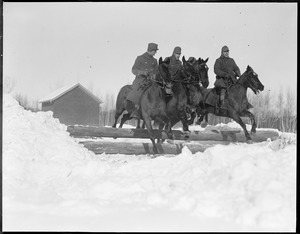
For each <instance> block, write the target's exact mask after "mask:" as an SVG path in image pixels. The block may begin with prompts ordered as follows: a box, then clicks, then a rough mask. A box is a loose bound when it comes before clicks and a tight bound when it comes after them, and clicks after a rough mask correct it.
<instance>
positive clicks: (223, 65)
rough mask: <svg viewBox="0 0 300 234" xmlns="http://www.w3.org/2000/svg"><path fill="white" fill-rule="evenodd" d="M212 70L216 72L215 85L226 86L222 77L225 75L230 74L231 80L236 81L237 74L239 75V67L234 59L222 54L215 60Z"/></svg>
mask: <svg viewBox="0 0 300 234" xmlns="http://www.w3.org/2000/svg"><path fill="white" fill-rule="evenodd" d="M214 72H215V74H216V81H215V83H214V85H215V86H216V87H223V88H226V87H227V86H226V84H225V82H224V79H225V78H226V76H227V75H229V76H230V78H231V79H232V80H233V82H236V80H237V79H236V77H237V76H241V72H240V69H239V67H238V66H237V65H236V63H235V61H234V60H233V59H232V58H230V57H225V56H223V55H221V57H220V58H218V59H217V60H216V62H215V65H214Z"/></svg>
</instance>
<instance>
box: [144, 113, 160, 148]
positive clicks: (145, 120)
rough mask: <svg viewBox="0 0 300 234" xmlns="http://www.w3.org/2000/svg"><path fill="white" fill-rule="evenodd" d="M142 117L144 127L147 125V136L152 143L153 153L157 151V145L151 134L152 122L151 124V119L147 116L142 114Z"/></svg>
mask: <svg viewBox="0 0 300 234" xmlns="http://www.w3.org/2000/svg"><path fill="white" fill-rule="evenodd" d="M143 119H144V122H145V124H146V127H147V131H148V133H149V138H150V140H151V142H152V145H153V154H157V153H158V150H157V147H156V144H155V137H154V135H153V128H152V124H151V119H150V118H149V117H146V118H145V117H144V115H143Z"/></svg>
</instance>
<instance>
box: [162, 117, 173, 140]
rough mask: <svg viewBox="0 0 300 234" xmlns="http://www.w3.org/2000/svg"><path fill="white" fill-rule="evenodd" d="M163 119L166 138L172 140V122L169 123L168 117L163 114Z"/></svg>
mask: <svg viewBox="0 0 300 234" xmlns="http://www.w3.org/2000/svg"><path fill="white" fill-rule="evenodd" d="M163 121H164V123H165V132H166V134H167V136H168V138H169V139H171V140H174V136H173V132H172V124H171V120H170V118H169V117H168V116H166V115H165V116H164V117H163ZM162 126H163V125H162Z"/></svg>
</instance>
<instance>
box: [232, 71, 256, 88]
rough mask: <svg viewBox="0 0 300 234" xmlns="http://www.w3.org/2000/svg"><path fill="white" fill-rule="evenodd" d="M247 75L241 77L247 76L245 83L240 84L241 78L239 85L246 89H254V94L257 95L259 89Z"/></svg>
mask: <svg viewBox="0 0 300 234" xmlns="http://www.w3.org/2000/svg"><path fill="white" fill-rule="evenodd" d="M249 72H252V73H253V75H255V74H256V73H254V72H253V71H249ZM245 73H247V71H246V72H245ZM245 73H243V74H242V75H241V77H242V76H245V75H247V77H246V79H245V81H244V82H243V83H241V82H239V81H240V79H241V78H240V79H239V80H238V81H237V83H239V84H241V85H242V86H243V87H244V88H247V87H249V88H250V89H252V90H253V91H254V93H257V91H258V88H256V87H255V86H254V85H253V84H252V82H250V81H249V79H248V76H249V75H250V74H245Z"/></svg>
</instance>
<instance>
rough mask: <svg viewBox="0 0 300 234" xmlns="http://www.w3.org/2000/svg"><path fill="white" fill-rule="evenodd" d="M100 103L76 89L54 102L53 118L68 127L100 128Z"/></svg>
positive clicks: (78, 88)
mask: <svg viewBox="0 0 300 234" xmlns="http://www.w3.org/2000/svg"><path fill="white" fill-rule="evenodd" d="M99 108H100V107H99V102H97V101H96V100H94V99H93V98H92V97H91V96H90V95H88V94H87V93H86V92H85V91H83V90H82V89H81V88H80V87H76V88H74V89H72V90H71V91H69V92H68V93H66V94H64V95H63V96H61V97H60V98H58V99H56V100H55V101H54V102H53V113H54V114H53V117H54V118H59V120H60V122H61V123H63V124H66V125H75V124H78V125H90V126H99Z"/></svg>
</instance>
